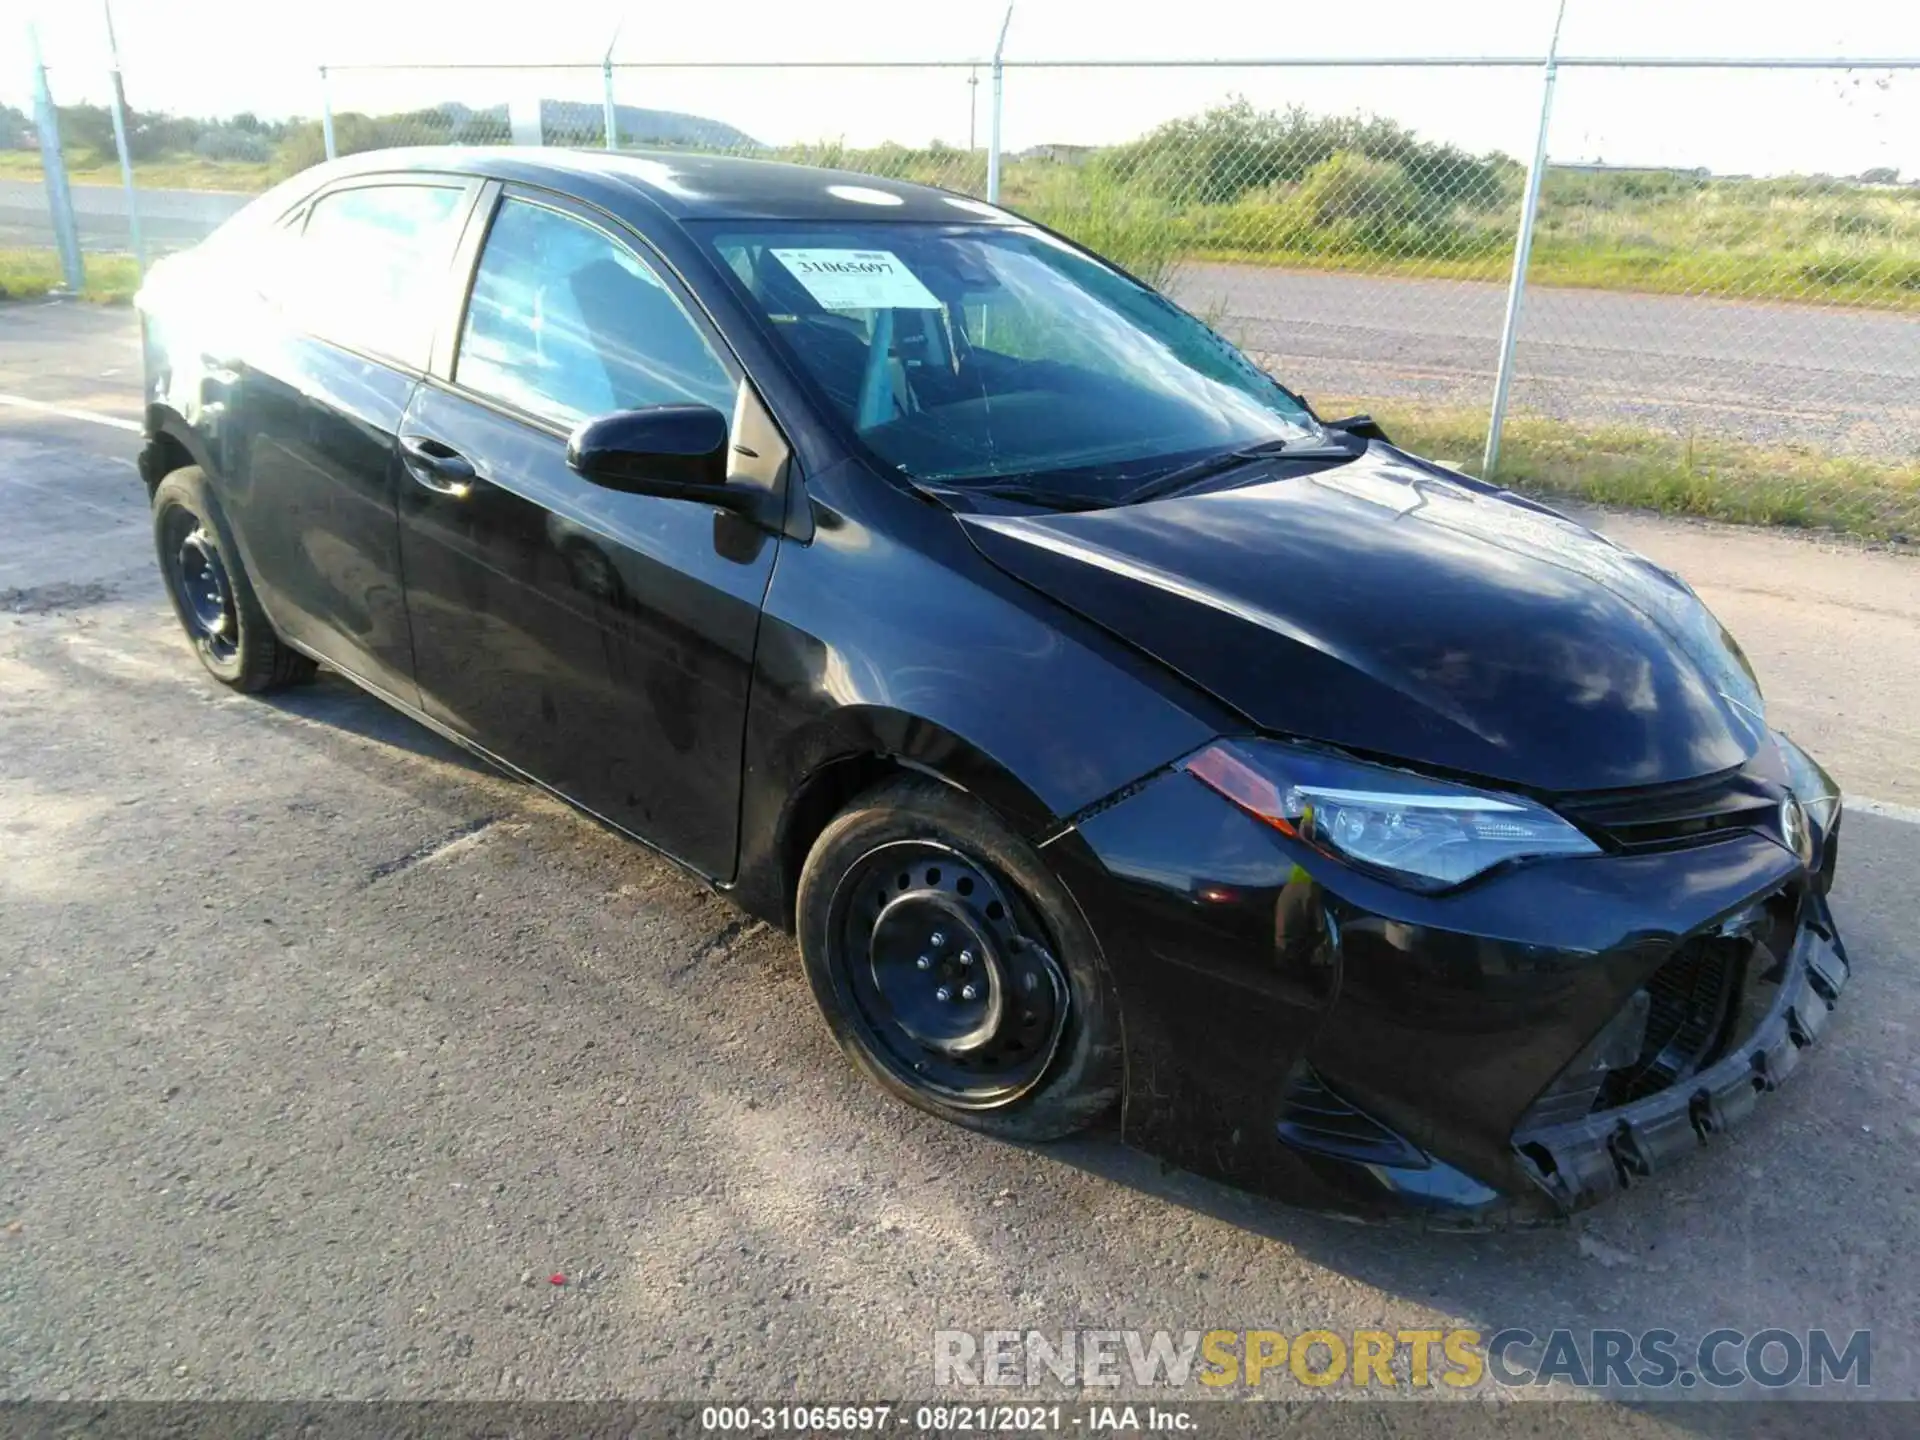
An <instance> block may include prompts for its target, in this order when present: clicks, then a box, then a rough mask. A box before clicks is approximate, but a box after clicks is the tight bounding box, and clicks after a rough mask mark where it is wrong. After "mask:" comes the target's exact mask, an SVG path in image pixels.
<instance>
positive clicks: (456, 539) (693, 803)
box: [400, 385, 776, 879]
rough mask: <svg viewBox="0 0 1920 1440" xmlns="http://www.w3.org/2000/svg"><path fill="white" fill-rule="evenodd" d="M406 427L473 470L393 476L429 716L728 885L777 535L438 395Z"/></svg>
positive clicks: (426, 399)
mask: <svg viewBox="0 0 1920 1440" xmlns="http://www.w3.org/2000/svg"><path fill="white" fill-rule="evenodd" d="M402 433H404V434H407V435H418V436H431V437H433V438H434V439H435V440H436V441H438V442H439V443H440V444H441V445H442V446H444V447H445V448H447V449H449V450H452V451H455V452H457V453H458V454H459V455H460V456H461V457H462V458H463V459H464V460H465V461H466V462H467V463H468V464H470V465H471V466H472V468H473V470H474V472H475V475H476V477H477V478H476V479H475V481H474V482H473V484H472V485H471V488H469V489H468V490H467V491H466V493H465V494H464V495H456V494H453V493H449V492H447V491H443V490H437V489H430V488H428V487H427V486H426V485H424V484H422V483H420V481H419V480H418V479H416V478H414V477H412V476H409V477H408V478H407V479H406V480H404V481H403V482H402V485H401V491H400V519H401V536H402V550H403V555H402V563H403V567H404V571H405V575H406V586H407V605H408V610H409V613H410V615H411V617H412V622H413V637H414V654H415V663H416V675H417V678H418V681H419V685H420V694H421V700H422V703H423V704H424V706H425V707H426V709H427V712H428V713H429V714H430V715H432V716H434V717H435V718H436V719H438V720H440V721H442V722H443V723H445V724H447V725H450V726H452V727H453V728H454V729H455V730H456V731H458V732H459V733H460V734H463V735H466V736H468V737H470V738H471V739H473V740H474V741H475V742H477V743H478V744H480V745H482V746H484V747H485V748H486V749H488V750H490V751H492V752H493V753H494V754H496V755H498V756H500V757H501V758H502V759H504V760H507V761H509V762H511V763H512V764H514V765H516V766H518V767H519V768H521V769H522V770H525V771H527V772H528V773H529V774H531V775H533V776H534V777H536V778H537V779H539V780H541V781H542V782H544V783H546V784H548V785H551V786H552V787H553V788H554V789H556V790H558V791H560V792H561V793H562V794H564V795H566V796H567V797H568V798H570V799H572V800H574V801H576V802H578V803H579V804H581V805H584V806H586V807H587V808H588V809H590V810H592V811H594V812H595V813H596V814H598V815H601V816H603V817H604V818H606V819H608V820H611V821H613V822H614V823H615V824H617V825H620V826H622V827H623V828H625V829H627V830H630V831H632V832H633V833H634V834H637V835H639V836H641V837H642V838H644V839H646V840H648V841H650V842H652V843H653V844H656V845H658V846H659V847H660V848H661V849H663V850H665V851H667V852H668V853H669V854H671V855H674V856H676V857H678V858H679V859H681V860H684V861H685V862H686V863H687V864H689V865H691V866H693V867H694V868H695V869H697V870H700V871H701V872H702V873H705V874H708V875H712V876H716V877H718V878H722V879H725V878H730V877H731V875H732V870H733V862H734V846H735V836H736V829H737V824H738V811H739V782H740V746H741V739H742V734H743V730H744V726H745V722H746V708H747V687H748V682H749V679H750V676H751V672H752V665H753V646H754V638H755V635H756V634H757V631H758V627H759V621H760V602H761V599H762V597H763V596H764V595H765V594H766V588H767V580H768V578H769V577H770V576H771V574H772V572H773V561H774V553H775V549H776V545H775V541H774V538H773V537H772V536H770V535H768V534H766V533H765V532H764V531H761V530H759V529H757V528H755V527H754V526H752V525H750V524H748V523H747V522H745V521H743V520H740V519H739V518H737V517H735V516H732V515H728V514H723V513H721V512H719V511H716V510H714V509H712V508H711V507H709V506H704V505H697V504H691V503H688V502H686V501H678V500H660V499H654V498H652V497H648V496H642V495H622V494H617V493H615V492H613V491H609V490H601V489H599V488H598V487H596V486H593V485H589V484H588V483H587V482H586V481H584V480H582V479H581V478H580V477H579V476H578V475H577V474H575V473H574V472H573V471H572V470H571V469H569V468H568V466H567V463H566V444H565V442H564V441H563V440H561V439H560V438H559V437H557V436H555V435H552V434H550V433H548V432H546V431H544V430H541V429H538V428H535V427H534V426H531V425H528V424H526V423H524V422H522V421H520V420H516V419H513V418H510V417H508V416H506V415H503V414H500V413H498V412H496V411H494V410H492V409H490V408H488V407H486V406H484V405H481V404H478V403H476V402H474V401H471V400H468V399H466V398H463V397H461V396H459V395H455V394H451V393H449V392H447V391H445V390H441V389H439V388H437V387H434V386H432V385H426V386H422V387H421V389H420V390H419V391H418V393H417V394H416V395H415V396H414V400H413V404H412V407H411V408H410V410H409V412H408V414H407V417H406V420H405V422H404V425H403V430H402Z"/></svg>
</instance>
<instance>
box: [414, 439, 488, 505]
mask: <svg viewBox="0 0 1920 1440" xmlns="http://www.w3.org/2000/svg"><path fill="white" fill-rule="evenodd" d="M400 453H401V455H402V457H404V459H405V461H406V466H407V473H408V474H409V475H411V476H412V477H413V478H414V480H415V482H416V483H418V484H419V485H422V486H424V487H425V488H426V489H428V490H431V491H433V492H434V493H435V494H436V495H449V496H452V497H453V498H454V499H455V500H464V499H466V498H467V496H469V495H471V494H472V493H473V486H474V482H475V481H477V480H478V479H479V478H480V475H479V472H478V471H476V470H475V469H474V468H473V462H472V461H471V460H469V459H467V457H466V456H464V455H462V454H461V453H460V452H459V451H457V450H455V449H453V448H452V447H451V446H448V445H443V444H441V443H440V441H438V440H435V439H433V438H432V437H431V436H427V435H402V436H401V437H400Z"/></svg>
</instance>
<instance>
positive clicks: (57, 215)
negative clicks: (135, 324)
mask: <svg viewBox="0 0 1920 1440" xmlns="http://www.w3.org/2000/svg"><path fill="white" fill-rule="evenodd" d="M27 53H28V55H29V56H31V57H32V60H33V124H34V128H35V129H36V130H38V131H39V132H40V170H41V173H42V174H43V175H44V176H45V178H46V185H47V209H48V211H49V212H50V217H49V218H51V220H52V222H53V246H54V249H56V250H57V251H59V252H60V273H61V275H62V276H63V277H64V278H65V280H66V286H67V289H68V290H70V291H72V292H73V293H74V294H75V295H78V294H79V293H80V291H81V289H82V288H83V287H84V286H85V285H86V283H87V274H86V270H85V269H84V268H83V267H82V265H81V260H80V227H79V226H78V225H77V224H76V223H75V221H74V218H73V195H72V192H70V191H69V190H68V189H67V157H66V155H65V154H64V153H63V152H62V151H61V149H60V113H59V111H57V110H55V109H54V108H53V92H52V91H51V90H49V89H48V88H47V66H46V62H45V61H44V60H42V59H41V57H40V32H39V30H38V29H36V28H35V27H34V26H33V25H32V24H31V23H29V24H28V26H27Z"/></svg>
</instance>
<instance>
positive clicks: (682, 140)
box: [434, 100, 766, 150]
mask: <svg viewBox="0 0 1920 1440" xmlns="http://www.w3.org/2000/svg"><path fill="white" fill-rule="evenodd" d="M613 109H614V119H615V122H616V123H617V124H618V125H619V127H620V143H621V144H622V145H685V146H692V147H697V148H699V149H702V150H763V149H765V148H766V147H765V146H763V145H762V144H761V143H760V142H759V141H758V140H755V139H754V138H753V137H752V136H751V135H748V134H747V133H745V132H744V131H741V130H736V129H734V128H733V126H731V125H728V124H725V123H723V122H722V121H719V120H709V119H707V118H706V116H704V115H683V114H681V113H680V112H679V111H677V110H648V109H645V108H643V107H641V106H639V105H616V106H614V107H613ZM434 110H435V111H436V112H437V113H439V114H441V115H444V116H446V117H447V120H448V122H449V124H450V126H451V128H452V129H453V130H455V131H456V132H460V133H461V134H462V135H463V138H472V139H479V138H482V136H485V137H486V138H493V137H492V136H491V135H489V134H488V133H487V132H490V131H493V130H495V129H497V130H498V132H499V134H498V138H499V139H501V140H505V139H506V138H507V135H508V129H507V107H506V106H504V105H489V106H485V107H483V108H479V109H476V108H474V107H473V106H470V105H462V104H460V103H458V102H457V101H449V102H447V103H446V104H444V105H436V106H435V107H434ZM602 123H603V118H602V110H601V107H600V106H599V105H596V104H594V103H593V102H591V101H585V100H542V101H541V102H540V131H541V133H542V134H543V135H544V136H545V137H546V140H547V143H548V144H550V145H598V144H601V143H603V141H604V139H605V136H604V134H603V133H602V129H601V126H602Z"/></svg>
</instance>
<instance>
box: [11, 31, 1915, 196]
mask: <svg viewBox="0 0 1920 1440" xmlns="http://www.w3.org/2000/svg"><path fill="white" fill-rule="evenodd" d="M1556 3H1557V0H1460V3H1455V4H1451V5H1444V4H1435V3H1433V0H1348V3H1345V4H1341V5H1338V6H1328V5H1324V4H1322V5H1314V6H1305V5H1295V4H1287V3H1282V0H1159V3H1158V4H1153V5H1148V4H1145V3H1140V0H1112V3H1100V0H1016V3H1015V7H1014V11H1013V18H1012V22H1011V25H1010V28H1009V31H1008V36H1007V56H1008V58H1009V59H1010V60H1014V61H1019V60H1027V61H1035V60H1129V59H1134V60H1137V59H1141V58H1143V57H1151V58H1154V59H1157V60H1172V59H1208V60H1211V59H1221V58H1234V59H1240V58H1260V59H1277V58H1282V57H1285V56H1288V55H1294V56H1305V55H1314V56H1333V55H1339V56H1356V57H1367V56H1373V57H1379V56H1383V55H1423V54H1424V55H1538V54H1541V53H1542V52H1543V51H1544V50H1545V48H1546V44H1547V39H1548V35H1549V33H1550V31H1551V29H1552V26H1553V15H1554V9H1555V5H1556ZM1004 8H1005V7H1004V3H1003V0H940V3H932V0H837V3H833V0H805V3H798V4H796V3H793V0H711V3H708V4H704V5H687V4H684V3H676V4H671V5H660V4H655V5H643V4H623V3H619V0H548V3H546V4H543V5H539V6H533V5H528V4H526V3H524V0H522V3H507V0H318V3H316V0H281V3H279V4H263V3H261V0H115V3H114V5H113V15H114V23H115V28H116V31H117V33H118V37H119V42H120V53H121V64H122V69H123V72H124V75H125V83H126V88H127V95H128V99H129V102H130V103H131V104H133V105H135V106H136V107H139V108H150V109H171V110H176V111H183V112H188V113H194V114H208V113H231V112H233V111H237V110H242V109H251V110H254V111H256V112H257V113H260V114H263V115H273V116H280V115H288V114H307V115H313V114H317V113H318V111H319V109H320V104H321V84H320V79H319V73H318V67H319V66H320V65H321V64H323V63H324V64H328V65H330V66H332V67H334V71H333V77H332V81H331V87H332V92H333V104H334V108H335V109H336V111H344V110H349V109H362V110H374V111H378V110H388V109H400V108H413V107H418V106H425V105H432V104H435V103H438V102H440V101H444V100H461V101H465V102H466V103H468V104H473V105H486V104H498V103H501V102H502V101H506V100H510V99H513V98H516V97H518V98H521V99H525V98H527V97H529V96H538V95H545V96H548V97H552V98H576V99H583V100H592V101H597V100H598V99H599V98H600V75H599V72H598V69H597V64H598V61H599V60H600V57H601V56H602V55H603V54H605V53H606V51H607V48H608V45H609V42H612V43H613V46H614V49H613V55H614V58H615V60H616V61H623V60H624V61H655V62H659V61H681V62H685V61H722V60H741V59H751V60H776V59H777V60H788V61H792V60H814V61H819V60H842V61H849V60H851V61H912V60H918V61H932V60H941V61H952V62H966V61H969V60H984V59H985V58H986V57H987V56H989V55H990V54H991V52H992V49H993V40H994V34H995V31H996V30H997V28H998V26H999V23H1000V19H1001V16H1002V13H1003V11H1004ZM28 18H34V19H37V20H38V25H39V34H40V39H41V46H42V50H43V53H44V55H45V58H46V62H47V65H48V67H49V79H50V84H51V86H52V88H53V92H54V96H55V98H56V100H59V101H62V102H69V101H76V100H102V99H104V98H105V96H106V93H107V91H106V84H107V82H106V74H107V45H106V31H105V25H104V23H103V20H102V12H101V7H100V3H99V0H10V3H9V4H8V5H7V7H6V15H5V18H0V101H6V102H10V103H13V104H15V105H21V106H25V105H26V103H27V101H28V98H29V95H30V89H29V81H30V74H31V72H30V63H29V59H28V49H27V44H26V33H25V30H26V26H25V23H24V21H25V19H28ZM616 31H617V32H618V38H617V39H615V38H614V37H615V34H616ZM1560 47H1561V52H1562V53H1563V54H1570V55H1571V54H1585V55H1602V54H1604V55H1689V56H1704V55H1747V56H1755V55H1782V54H1788V55H1802V56H1843V55H1844V56H1854V55H1872V56H1881V57H1887V56H1906V57H1920V3H1915V0H1823V3H1820V4H1817V5H1809V4H1807V3H1805V0H1567V10H1566V19H1565V22H1564V25H1563V28H1562V32H1561V41H1560ZM558 61H571V62H576V63H578V62H586V63H587V64H588V66H589V67H590V68H587V69H582V70H578V71H562V70H544V71H534V72H511V71H467V72H441V73H437V74H436V73H429V72H424V71H420V70H412V71H407V72H403V73H397V74H389V73H373V72H365V71H356V70H353V69H352V68H350V67H352V66H353V65H354V64H356V63H366V62H385V63H388V64H405V65H418V64H421V63H423V62H437V63H441V64H448V63H455V64H463V65H491V64H498V63H501V62H516V63H533V62H543V63H544V62H558ZM970 73H972V74H974V75H976V76H977V79H978V84H977V85H970V84H969V83H968V82H969V76H970ZM1005 85H1006V98H1005V106H1004V111H1003V124H1004V143H1005V146H1006V148H1007V149H1009V150H1018V149H1022V148H1025V147H1027V146H1029V145H1034V144H1040V143H1077V144H1105V143H1111V142H1114V141H1118V140H1124V139H1128V138H1131V137H1133V136H1135V135H1138V134H1140V133H1143V132H1144V131H1145V130H1147V129H1149V128H1151V127H1152V126H1153V125H1154V124H1156V123H1158V122H1159V121H1161V120H1165V119H1169V118H1172V117H1174V116H1178V115H1182V114H1192V113H1196V112H1198V111H1200V110H1204V109H1205V108H1207V107H1208V106H1209V105H1213V104H1217V103H1220V102H1221V101H1223V100H1225V99H1226V98H1228V97H1229V96H1230V95H1234V94H1241V95H1245V96H1246V97H1247V98H1248V99H1250V100H1252V101H1253V102H1254V103H1255V104H1257V105H1260V106H1263V107H1266V106H1271V107H1275V108H1278V107H1281V106H1284V105H1287V104H1300V105H1303V106H1305V107H1306V108H1307V109H1309V110H1314V111H1321V112H1331V113H1351V112H1353V111H1356V110H1358V111H1364V112H1371V113H1375V114H1382V115H1387V116H1390V117H1392V118H1394V119H1396V120H1399V121H1401V122H1402V123H1404V124H1407V125H1409V126H1411V127H1412V128H1414V129H1415V130H1416V131H1418V132H1419V133H1420V134H1421V135H1423V136H1424V137H1427V138H1430V139H1434V140H1441V141H1448V142H1451V143H1453V144H1456V145H1460V146H1462V147H1463V148H1465V149H1467V150H1470V151H1473V152H1476V153H1478V152H1483V151H1487V150H1494V149H1498V150H1502V151H1504V152H1506V153H1507V154H1510V155H1513V156H1516V157H1519V158H1525V157H1526V156H1527V155H1528V154H1529V153H1530V152H1531V150H1532V148H1533V140H1534V132H1535V126H1536V124H1537V122H1538V115H1539V102H1540V89H1541V84H1540V76H1539V73H1538V72H1537V71H1532V70H1524V69H1501V70H1493V69H1478V70H1455V69H1448V70H1391V69H1384V68H1380V67H1369V68H1356V69H1327V70H1318V69H1311V70H1309V69H1285V68H1248V67H1235V68H1221V69H1211V68H1210V69H1199V68H1195V69H1189V70H1166V69H1133V70H1125V69H1121V70H1114V69H1065V70H1051V69H1044V70H1022V69H1018V68H1013V69H1010V70H1009V71H1008V72H1007V75H1006V81H1005ZM616 90H617V98H618V99H619V100H621V101H622V102H623V103H626V104H631V105H644V106H650V107H654V108H659V109H670V110H681V111H686V112H690V113H695V114H701V115H706V116H710V117H712V118H714V119H718V120H723V121H726V122H727V123H729V124H732V125H734V126H736V127H737V128H739V129H741V130H743V131H745V132H746V133H747V134H749V135H751V136H753V137H754V138H756V139H759V140H762V141H766V142H769V143H792V142H796V141H818V140H823V139H834V138H837V139H842V140H845V141H846V142H848V143H850V144H855V145H865V144H873V143H877V142H879V141H881V140H888V139H892V140H899V141H902V142H906V143H916V144H917V143H925V142H927V141H929V140H933V139H940V140H944V141H946V142H948V143H950V144H955V145H963V146H964V145H966V144H967V143H968V140H969V131H970V128H971V131H972V135H973V139H974V140H975V142H976V143H978V144H980V145H984V144H985V143H986V138H987V127H988V104H989V101H988V94H989V84H988V78H987V71H986V68H985V66H984V65H982V66H981V67H980V68H979V69H978V71H977V72H970V71H969V69H968V68H967V67H966V65H965V64H964V63H958V64H955V65H954V66H952V67H950V68H922V69H894V70H886V71H878V70H875V71H868V70H837V71H821V70H812V71H795V70H753V71H739V70H735V71H721V70H679V71H673V70H631V71H622V72H619V74H618V79H617V85H616ZM1549 153H1550V155H1551V156H1552V158H1554V159H1555V160H1561V161H1602V162H1606V163H1610V164H1646V165H1684V166H1695V165H1703V166H1707V167H1709V168H1710V169H1712V170H1714V171H1716V172H1718V173H1723V174H1726V173H1744V174H1783V173H1809V172H1825V173H1831V174H1857V173H1859V172H1860V171H1862V170H1865V169H1868V168H1870V167H1877V166H1892V167H1895V168H1897V169H1899V170H1901V171H1902V172H1903V174H1904V175H1905V176H1907V177H1910V178H1911V177H1916V176H1920V71H1913V70H1910V71H1901V72H1887V71H1877V72H1875V71H1866V72H1854V73H1844V72H1841V73H1836V72H1813V73H1798V74H1783V73H1778V72H1767V73H1757V72H1745V71H1742V72H1725V71H1722V72H1707V71H1644V70H1642V71H1632V72H1619V71H1608V72H1601V71H1594V70H1585V69H1568V70H1563V71H1562V72H1561V78H1560V83H1559V87H1558V91H1557V94H1556V97H1555V102H1554V120H1553V124H1552V127H1551V130H1550V135H1549Z"/></svg>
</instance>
